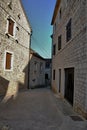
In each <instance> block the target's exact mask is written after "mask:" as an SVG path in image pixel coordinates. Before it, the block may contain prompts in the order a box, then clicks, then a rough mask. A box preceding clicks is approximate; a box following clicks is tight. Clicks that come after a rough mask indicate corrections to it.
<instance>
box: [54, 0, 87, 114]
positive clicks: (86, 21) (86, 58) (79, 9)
mask: <svg viewBox="0 0 87 130" xmlns="http://www.w3.org/2000/svg"><path fill="white" fill-rule="evenodd" d="M86 7H87V2H86V1H85V0H79V1H77V0H73V1H72V0H70V1H69V2H68V3H66V5H65V1H64V0H61V4H60V7H59V10H60V8H61V9H62V18H61V19H59V12H58V15H57V17H56V19H55V23H56V31H55V32H54V33H53V44H56V55H55V56H53V60H52V69H53V70H54V69H55V70H56V79H55V80H53V81H52V86H53V88H55V89H56V91H57V92H58V89H59V81H58V79H59V72H58V70H59V69H61V71H62V72H61V75H62V77H61V96H63V97H64V94H65V71H64V69H65V68H71V67H73V68H74V104H73V107H74V108H75V110H76V111H78V112H79V113H81V114H82V115H83V116H84V115H85V116H86V117H87V15H86V12H87V10H86ZM70 18H71V19H72V38H71V40H70V41H69V42H66V25H67V23H68V21H69V19H70ZM55 23H54V25H55ZM60 34H61V35H62V49H61V50H59V51H58V36H59V35H60Z"/></svg>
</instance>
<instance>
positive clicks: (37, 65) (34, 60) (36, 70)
mask: <svg viewBox="0 0 87 130" xmlns="http://www.w3.org/2000/svg"><path fill="white" fill-rule="evenodd" d="M41 86H45V59H44V58H42V57H41V56H40V55H39V54H38V53H36V52H35V51H33V50H31V53H30V71H29V87H30V88H37V87H41Z"/></svg>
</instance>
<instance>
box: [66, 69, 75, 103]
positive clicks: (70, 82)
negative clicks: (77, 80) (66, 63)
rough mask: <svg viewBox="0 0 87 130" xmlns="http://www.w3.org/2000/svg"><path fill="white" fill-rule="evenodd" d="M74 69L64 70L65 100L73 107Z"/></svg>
mask: <svg viewBox="0 0 87 130" xmlns="http://www.w3.org/2000/svg"><path fill="white" fill-rule="evenodd" d="M73 95H74V68H67V69H65V98H66V99H67V100H68V101H69V102H70V104H71V105H73Z"/></svg>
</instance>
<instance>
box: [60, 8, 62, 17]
mask: <svg viewBox="0 0 87 130" xmlns="http://www.w3.org/2000/svg"><path fill="white" fill-rule="evenodd" d="M61 17H62V11H61V8H60V11H59V18H60V19H61Z"/></svg>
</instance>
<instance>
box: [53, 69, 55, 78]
mask: <svg viewBox="0 0 87 130" xmlns="http://www.w3.org/2000/svg"><path fill="white" fill-rule="evenodd" d="M53 80H55V70H53Z"/></svg>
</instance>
